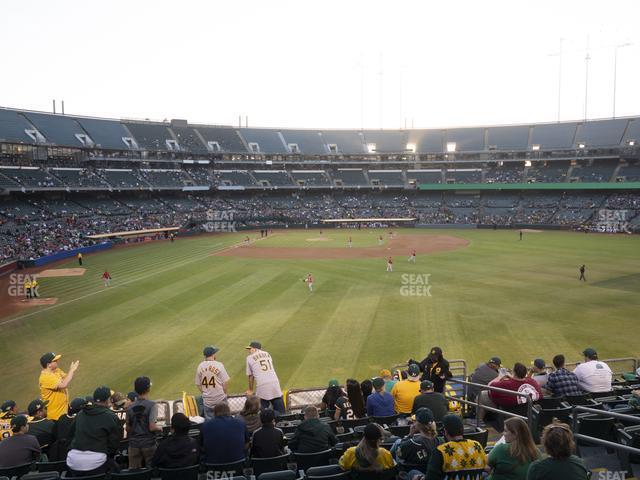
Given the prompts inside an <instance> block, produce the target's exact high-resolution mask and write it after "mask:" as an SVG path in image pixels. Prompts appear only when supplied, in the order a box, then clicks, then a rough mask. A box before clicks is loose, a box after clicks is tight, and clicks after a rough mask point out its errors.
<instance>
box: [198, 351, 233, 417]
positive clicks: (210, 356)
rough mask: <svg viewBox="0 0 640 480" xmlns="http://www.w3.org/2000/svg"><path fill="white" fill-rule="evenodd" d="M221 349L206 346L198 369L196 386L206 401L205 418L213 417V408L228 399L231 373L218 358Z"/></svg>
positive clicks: (204, 401)
mask: <svg viewBox="0 0 640 480" xmlns="http://www.w3.org/2000/svg"><path fill="white" fill-rule="evenodd" d="M219 350H220V349H219V348H216V347H205V349H204V350H203V352H202V354H203V355H204V360H203V361H202V362H200V365H198V369H197V370H196V386H197V387H198V390H200V392H201V393H202V402H203V403H204V418H206V419H207V420H208V419H210V418H213V408H214V407H215V406H216V405H217V404H218V403H220V402H224V401H225V400H226V399H227V384H228V382H229V375H228V374H227V371H226V370H225V368H224V365H223V364H222V363H220V362H218V361H217V360H216V353H218V351H219Z"/></svg>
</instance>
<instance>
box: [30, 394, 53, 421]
mask: <svg viewBox="0 0 640 480" xmlns="http://www.w3.org/2000/svg"><path fill="white" fill-rule="evenodd" d="M48 404H49V400H40V399H39V398H38V399H36V400H33V401H32V402H31V403H30V404H29V406H28V407H27V413H28V414H29V415H30V416H32V417H33V416H34V415H35V414H36V413H37V412H38V410H42V409H43V408H44V407H46V406H47V405H48Z"/></svg>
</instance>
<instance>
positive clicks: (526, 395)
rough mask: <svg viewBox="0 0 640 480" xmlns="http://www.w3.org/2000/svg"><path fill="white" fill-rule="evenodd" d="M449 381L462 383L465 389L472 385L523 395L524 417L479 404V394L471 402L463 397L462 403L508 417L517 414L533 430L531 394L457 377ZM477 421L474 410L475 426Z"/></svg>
mask: <svg viewBox="0 0 640 480" xmlns="http://www.w3.org/2000/svg"><path fill="white" fill-rule="evenodd" d="M449 382H455V383H459V384H461V385H464V386H465V389H466V387H468V386H474V387H479V388H480V390H490V391H492V392H500V393H505V394H507V395H513V396H516V397H524V398H525V399H526V401H527V416H526V417H523V416H521V415H517V414H514V413H511V412H506V411H504V410H499V409H494V408H493V407H488V406H486V405H482V406H481V405H480V396H479V395H477V396H476V401H475V402H471V401H469V400H467V399H466V398H465V400H464V402H463V403H465V404H469V405H475V406H476V409H479V408H482V409H486V410H489V411H491V412H495V413H499V414H501V415H505V416H508V417H514V416H517V417H519V418H522V419H523V420H526V422H527V425H528V426H529V430H531V431H533V400H532V399H531V394H529V393H520V392H515V391H513V390H507V389H506V388H500V387H494V386H493V385H484V384H482V383H475V382H467V381H465V380H458V379H455V378H451V379H449ZM460 401H462V400H460ZM479 421H480V419H479V418H478V412H477V411H476V426H478V422H479Z"/></svg>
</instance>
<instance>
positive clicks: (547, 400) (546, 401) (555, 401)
mask: <svg viewBox="0 0 640 480" xmlns="http://www.w3.org/2000/svg"><path fill="white" fill-rule="evenodd" d="M561 403H562V397H542V398H541V399H540V400H538V405H540V407H541V408H542V409H548V408H558V407H559V406H560V404H561Z"/></svg>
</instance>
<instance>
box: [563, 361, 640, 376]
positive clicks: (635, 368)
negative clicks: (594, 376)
mask: <svg viewBox="0 0 640 480" xmlns="http://www.w3.org/2000/svg"><path fill="white" fill-rule="evenodd" d="M598 361H600V362H604V363H606V364H609V363H620V362H632V363H633V371H634V372H635V371H636V370H637V368H638V362H639V361H640V360H639V359H637V358H634V357H621V358H603V359H598ZM581 363H584V362H569V363H565V364H564V366H565V368H569V367H574V368H575V367H577V366H578V365H580V364H581ZM612 371H613V369H612ZM621 373H624V372H623V371H621V372H613V374H614V375H619V374H621Z"/></svg>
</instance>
